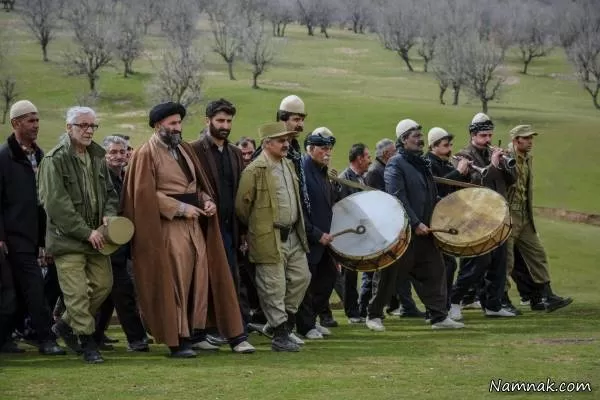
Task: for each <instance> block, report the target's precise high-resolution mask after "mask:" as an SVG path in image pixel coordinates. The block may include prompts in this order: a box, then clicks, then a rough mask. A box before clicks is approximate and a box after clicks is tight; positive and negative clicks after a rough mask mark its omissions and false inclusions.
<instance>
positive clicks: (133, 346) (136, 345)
mask: <svg viewBox="0 0 600 400" xmlns="http://www.w3.org/2000/svg"><path fill="white" fill-rule="evenodd" d="M127 351H139V352H144V353H145V352H148V351H150V346H148V344H147V343H146V341H145V340H135V341H133V342H130V343H129V344H128V345H127Z"/></svg>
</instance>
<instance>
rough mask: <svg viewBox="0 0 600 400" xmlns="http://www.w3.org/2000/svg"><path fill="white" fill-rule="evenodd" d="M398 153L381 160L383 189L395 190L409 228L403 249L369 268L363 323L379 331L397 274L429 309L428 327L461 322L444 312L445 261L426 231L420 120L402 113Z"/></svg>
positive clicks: (430, 200) (426, 174)
mask: <svg viewBox="0 0 600 400" xmlns="http://www.w3.org/2000/svg"><path fill="white" fill-rule="evenodd" d="M396 137H397V138H398V139H397V142H396V146H397V149H398V154H396V155H395V156H394V157H392V158H391V159H390V160H389V161H388V163H387V164H386V166H385V172H384V180H385V191H386V192H388V193H389V194H391V195H393V196H396V197H397V198H398V199H399V200H400V201H401V202H402V205H403V206H404V208H405V210H406V214H407V215H408V223H409V225H410V227H411V229H412V235H411V240H410V243H409V245H408V248H407V249H406V252H405V253H404V254H403V255H402V257H400V259H399V260H398V261H396V262H395V263H394V264H392V265H391V266H389V267H387V268H385V269H382V270H380V271H377V272H375V275H374V276H373V297H372V298H371V301H370V302H369V314H368V318H367V327H368V328H369V329H371V330H373V331H384V330H385V327H384V326H383V324H382V322H381V320H382V317H383V308H384V306H385V304H386V303H387V301H388V300H389V298H390V295H391V293H392V291H393V288H394V285H395V283H396V281H397V276H398V274H409V275H410V277H411V278H412V280H413V282H414V285H415V290H416V292H417V294H418V295H419V297H420V298H421V301H422V302H423V304H425V307H426V308H427V311H428V312H429V314H430V315H431V327H432V329H449V328H450V329H452V328H463V327H464V325H463V324H462V323H459V322H455V321H453V320H451V319H450V318H448V313H447V310H446V279H445V271H446V269H445V265H444V262H443V260H442V254H441V253H440V251H439V250H438V249H437V247H436V246H435V243H434V241H433V237H432V236H431V234H430V231H429V224H430V221H431V215H432V214H433V208H434V206H435V203H436V200H437V189H436V186H435V183H434V181H433V175H432V174H431V170H430V167H429V163H428V162H427V161H426V160H425V159H424V158H423V146H424V142H423V134H422V133H421V126H420V125H419V124H417V123H416V122H415V121H413V120H411V119H404V120H402V121H400V122H399V123H398V125H397V126H396Z"/></svg>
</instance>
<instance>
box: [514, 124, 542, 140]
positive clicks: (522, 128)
mask: <svg viewBox="0 0 600 400" xmlns="http://www.w3.org/2000/svg"><path fill="white" fill-rule="evenodd" d="M537 135H538V133H537V132H536V131H534V130H533V129H532V128H531V125H517V126H515V127H514V128H512V129H511V130H510V138H511V139H514V138H518V137H529V136H537Z"/></svg>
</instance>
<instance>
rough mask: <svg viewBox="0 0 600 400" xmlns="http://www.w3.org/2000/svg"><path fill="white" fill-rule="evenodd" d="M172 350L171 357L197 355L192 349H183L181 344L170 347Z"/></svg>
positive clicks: (191, 356)
mask: <svg viewBox="0 0 600 400" xmlns="http://www.w3.org/2000/svg"><path fill="white" fill-rule="evenodd" d="M169 349H170V350H171V354H169V357H171V358H194V357H196V356H197V354H196V352H195V351H194V350H192V349H187V348H185V349H182V348H181V347H179V346H174V347H169Z"/></svg>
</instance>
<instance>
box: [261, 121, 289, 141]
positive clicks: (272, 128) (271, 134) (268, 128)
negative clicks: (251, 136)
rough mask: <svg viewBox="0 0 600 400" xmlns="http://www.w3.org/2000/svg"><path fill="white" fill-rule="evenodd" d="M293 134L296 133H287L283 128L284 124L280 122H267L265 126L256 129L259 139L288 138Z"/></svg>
mask: <svg viewBox="0 0 600 400" xmlns="http://www.w3.org/2000/svg"><path fill="white" fill-rule="evenodd" d="M294 133H296V132H294V131H288V130H287V128H286V127H285V123H283V122H281V121H279V122H269V123H267V124H264V125H261V127H260V128H258V137H259V138H260V139H267V138H277V137H282V136H288V135H291V134H294Z"/></svg>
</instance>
